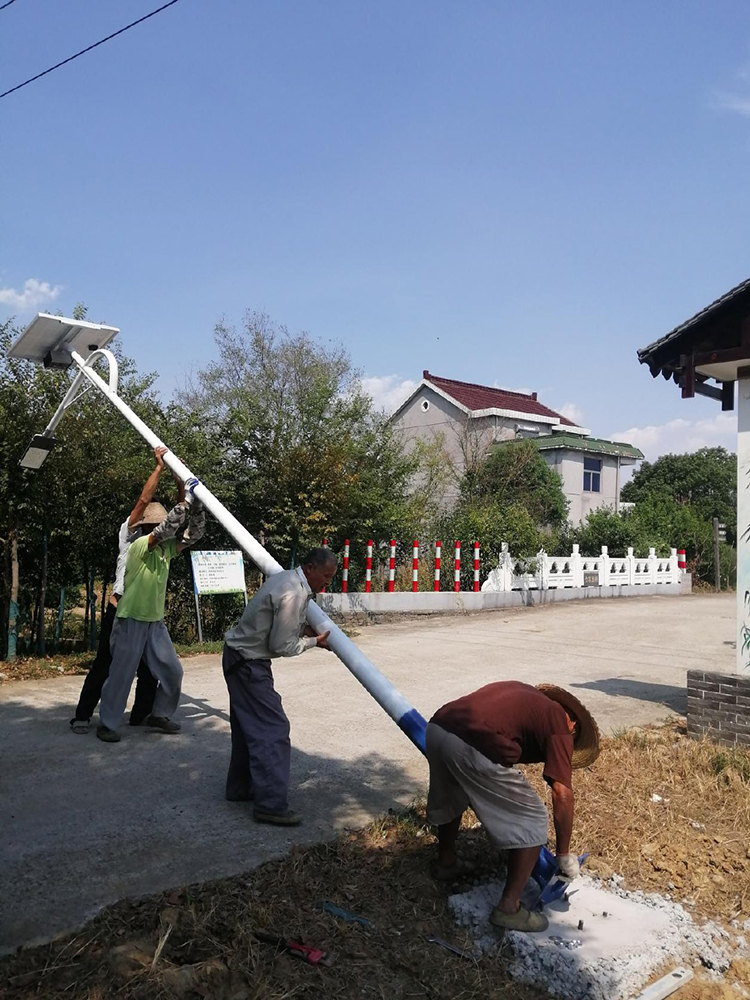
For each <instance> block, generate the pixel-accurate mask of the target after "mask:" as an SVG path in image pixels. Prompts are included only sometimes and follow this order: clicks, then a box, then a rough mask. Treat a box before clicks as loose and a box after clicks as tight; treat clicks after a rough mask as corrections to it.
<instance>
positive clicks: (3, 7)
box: [0, 0, 16, 10]
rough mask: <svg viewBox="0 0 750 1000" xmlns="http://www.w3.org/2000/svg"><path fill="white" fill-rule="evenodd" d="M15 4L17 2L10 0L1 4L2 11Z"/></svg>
mask: <svg viewBox="0 0 750 1000" xmlns="http://www.w3.org/2000/svg"><path fill="white" fill-rule="evenodd" d="M15 2H16V0H8V2H7V3H3V4H0V10H5V8H6V7H10V5H11V4H12V3H15Z"/></svg>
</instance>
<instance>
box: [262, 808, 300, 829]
mask: <svg viewBox="0 0 750 1000" xmlns="http://www.w3.org/2000/svg"><path fill="white" fill-rule="evenodd" d="M253 819H254V820H255V822H256V823H270V824H271V825H272V826H299V825H300V823H301V822H302V815H301V813H297V812H294V810H293V809H287V811H286V812H283V813H272V812H267V811H266V810H265V809H259V808H258V807H257V806H256V807H255V809H253Z"/></svg>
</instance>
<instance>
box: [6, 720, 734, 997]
mask: <svg viewBox="0 0 750 1000" xmlns="http://www.w3.org/2000/svg"><path fill="white" fill-rule="evenodd" d="M527 771H528V772H529V774H530V777H531V780H532V781H533V782H535V783H537V784H538V785H539V786H540V787H541V779H540V775H539V773H538V768H529V769H527ZM655 796H657V797H658V798H654V797H655ZM576 797H577V815H576V827H575V830H576V845H577V848H578V849H581V850H589V851H591V858H590V859H589V862H588V865H589V868H590V869H591V870H592V871H594V872H598V873H599V875H600V876H602V877H604V878H606V877H608V876H609V875H610V874H612V873H614V872H616V873H619V874H622V875H623V876H624V878H625V882H624V886H625V888H629V889H644V890H646V891H653V892H660V893H664V894H666V893H670V894H671V895H672V896H673V898H676V899H678V900H680V901H685V904H684V905H686V907H687V908H688V909H689V910H690V911H691V912H692V913H693V914H694V915H695V917H696V918H697V919H700V918H712V919H717V920H719V921H720V922H722V923H724V924H725V925H727V926H729V922H730V921H731V920H734V919H737V920H739V921H740V922H742V921H744V920H747V919H750V755H748V754H745V753H740V752H736V753H735V752H730V751H726V750H723V749H722V748H720V747H717V746H716V745H714V744H711V743H696V742H694V741H692V740H688V739H687V738H686V737H685V735H684V727H683V726H682V725H681V723H680V721H679V720H678V721H677V722H671V723H669V724H667V725H665V726H662V727H659V728H653V729H635V730H628V731H627V732H624V733H622V734H618V735H616V736H615V737H613V738H611V739H607V740H605V743H604V750H603V753H602V755H601V757H600V758H599V760H598V761H597V762H596V764H595V765H594V766H593V767H592V768H590V769H587V770H586V771H585V772H583V773H581V774H579V775H578V776H577V780H576ZM462 844H463V850H464V853H465V855H466V856H467V857H469V858H471V859H472V860H474V861H475V862H476V864H477V866H478V877H479V878H481V879H486V878H488V877H496V876H497V875H498V874H500V873H501V871H502V865H503V862H502V858H500V859H498V858H497V857H496V856H494V855H493V853H492V852H491V850H490V848H489V845H488V843H487V841H486V839H485V837H484V834H483V832H482V830H481V827H479V825H478V824H477V823H476V821H475V819H474V817H473V816H472V815H471V814H467V816H466V818H465V829H464V831H463V832H462ZM433 854H434V837H433V834H432V831H431V829H430V828H429V827H428V826H427V825H426V823H425V819H424V810H423V807H422V806H421V805H420V804H416V805H415V806H414V807H413V808H411V809H409V810H407V811H406V812H404V813H401V814H398V815H395V814H393V815H389V816H387V817H385V818H383V819H382V820H381V821H379V822H377V823H374V824H372V825H370V826H369V827H368V828H367V829H365V830H362V831H357V832H349V833H347V834H345V835H344V836H342V837H340V838H339V839H338V840H336V841H334V842H331V843H329V844H322V845H316V846H313V847H309V848H304V849H297V850H295V851H293V852H292V853H291V854H290V855H289V856H287V857H286V858H284V859H282V860H280V861H276V862H270V863H268V864H266V865H263V866H262V867H260V868H258V869H255V870H254V871H249V872H247V873H245V874H243V875H240V876H235V877H233V878H228V879H223V880H221V881H216V882H212V883H206V884H203V885H197V886H188V887H185V888H183V889H179V890H176V891H172V892H169V893H162V894H160V895H157V896H153V897H149V898H146V899H142V900H136V901H124V902H121V903H118V904H116V905H115V906H112V907H109V908H108V909H106V910H105V911H103V912H102V913H101V914H100V915H99V916H98V917H97V918H96V919H95V920H93V921H92V922H91V923H89V924H88V925H86V927H85V928H83V929H82V930H81V931H79V932H78V933H76V934H74V935H68V936H67V937H65V938H62V939H59V940H58V941H56V942H54V943H52V944H49V945H45V946H42V947H38V948H34V949H27V950H22V951H20V952H19V953H18V954H16V955H14V956H10V957H7V958H5V959H2V960H0V983H5V984H6V986H5V987H4V988H2V987H0V997H2V1000H20V998H24V1000H25V998H31V997H37V998H42V1000H63V998H72V1000H105V998H106V1000H109V998H110V997H114V996H117V997H122V998H123V1000H161V998H165V1000H170V998H178V1000H179V998H186V1000H187V998H194V997H205V998H211V1000H261V998H262V1000H287V998H289V1000H290V998H292V997H294V998H316V1000H334V998H340V1000H351V998H353V997H373V998H389V1000H391V998H408V997H415V998H416V997H428V998H435V1000H449V998H450V1000H457V998H460V1000H472V998H479V997H482V998H487V1000H494V998H503V1000H506V998H507V1000H541V997H543V996H545V995H546V994H545V993H543V992H540V991H539V990H538V989H535V988H532V987H529V986H525V985H523V984H519V983H515V982H513V981H512V980H510V979H509V977H508V974H507V971H506V962H505V958H504V955H503V951H502V948H501V950H500V951H499V953H498V954H497V955H495V956H487V957H485V958H483V959H481V960H478V961H475V960H473V959H467V958H462V957H459V956H457V955H455V954H453V953H451V952H449V951H447V950H445V949H444V948H442V947H441V946H439V945H437V944H434V943H428V942H427V941H426V936H432V935H434V936H437V937H440V938H443V939H445V940H447V941H449V942H451V943H452V944H454V945H456V946H457V947H459V948H461V947H466V946H468V945H469V944H470V942H469V941H468V939H467V937H466V932H464V931H463V930H459V929H458V928H456V927H455V925H453V923H452V921H451V920H450V918H449V916H448V914H447V911H446V904H445V900H446V897H447V895H448V894H449V893H450V892H455V891H461V890H462V889H466V888H468V887H469V886H468V884H463V885H461V884H454V885H452V886H450V887H446V886H441V885H437V884H435V883H434V882H433V881H432V879H431V878H430V877H429V871H428V868H429V861H430V859H431V858H432V856H433ZM326 900H327V901H331V902H332V903H334V904H335V905H336V906H338V907H341V908H343V909H345V910H348V911H351V912H353V913H355V914H357V915H360V916H362V917H364V918H365V919H366V920H367V921H369V922H370V924H371V926H368V927H366V926H363V925H362V924H360V923H357V922H352V921H347V920H344V919H341V918H338V917H336V916H333V915H331V914H330V913H328V912H325V911H323V910H322V909H321V908H320V904H321V903H322V902H323V901H326ZM19 902H20V901H19ZM260 929H264V930H267V931H272V932H274V933H277V934H278V935H280V936H283V937H286V938H292V939H294V940H297V941H301V942H304V943H305V944H308V945H314V946H317V947H319V948H321V949H323V950H324V951H325V952H327V953H330V954H331V955H333V963H332V964H331V965H330V966H315V967H313V966H311V965H309V964H307V963H305V962H303V961H300V960H298V959H295V958H292V957H291V956H290V955H289V954H288V953H285V952H283V951H282V950H281V949H280V948H277V947H276V946H275V945H273V944H268V943H263V942H260V941H259V940H258V939H257V938H256V937H255V936H254V931H257V930H260ZM664 971H668V970H666V969H665V970H664ZM696 977H697V978H696V980H695V981H694V982H693V983H691V984H690V985H688V986H686V987H684V988H683V989H682V990H681V991H680V994H679V997H680V1000H729V998H730V997H731V998H733V1000H736V998H737V997H738V995H739V994H738V992H737V990H736V989H735V988H734V987H733V985H732V984H733V983H738V984H742V985H744V986H746V987H750V962H748V961H743V960H739V959H738V960H735V962H734V964H733V966H732V968H731V969H730V970H729V972H728V974H727V976H726V978H725V982H724V983H723V984H717V983H715V982H712V981H711V980H709V979H707V978H706V976H705V973H704V972H703V971H702V970H699V969H698V970H696Z"/></svg>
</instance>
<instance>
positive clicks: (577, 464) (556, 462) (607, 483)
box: [542, 448, 622, 525]
mask: <svg viewBox="0 0 750 1000" xmlns="http://www.w3.org/2000/svg"><path fill="white" fill-rule="evenodd" d="M587 454H588V453H587V452H582V451H572V450H571V449H569V448H561V449H559V450H555V451H543V452H542V455H544V458H545V459H546V461H547V464H548V465H549V466H550V468H552V469H554V470H555V472H556V473H557V474H558V475H559V476H560V477H561V478H562V481H563V490H564V492H565V496H566V497H567V498H568V500H570V512H569V514H568V517H569V518H570V520H571V521H572V522H573V524H576V525H577V524H580V523H581V521H583V520H584V518H585V517H586V515H587V514H588V513H589V512H590V511H592V510H596V509H597V507H605V506H606V507H616V505H617V499H618V495H617V492H618V491H617V456H615V455H595V454H591V455H589V457H590V458H598V459H601V463H602V471H601V476H600V485H601V490H600V492H599V493H590V492H585V491H584V489H583V459H584V457H585V456H586V455H587ZM620 461H622V459H621V460H620ZM620 482H622V472H621V473H620Z"/></svg>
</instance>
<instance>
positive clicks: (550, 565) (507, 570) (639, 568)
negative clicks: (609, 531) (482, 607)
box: [482, 544, 683, 592]
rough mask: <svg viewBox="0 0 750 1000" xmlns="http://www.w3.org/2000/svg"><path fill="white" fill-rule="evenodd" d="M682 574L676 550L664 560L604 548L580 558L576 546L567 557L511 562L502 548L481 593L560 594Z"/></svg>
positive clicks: (541, 555)
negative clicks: (613, 553) (613, 552)
mask: <svg viewBox="0 0 750 1000" xmlns="http://www.w3.org/2000/svg"><path fill="white" fill-rule="evenodd" d="M682 572H683V571H682V570H681V569H680V568H679V566H678V564H677V549H671V550H670V554H669V557H668V558H666V559H663V558H661V557H660V556H657V554H656V549H649V552H648V556H646V558H645V559H644V558H639V557H636V556H634V555H633V549H632V548H629V549H628V554H627V555H626V556H610V555H609V552H608V551H607V546H606V545H603V546H602V551H601V555H597V556H582V555H581V553H580V551H579V547H578V545H574V546H573V551H572V552H571V554H570V555H569V556H550V555H547V553H546V552H545V551H544V549H542V550H540V551H539V552H537V554H536V556H535V557H534V558H533V559H514V558H513V556H511V554H510V552H509V551H508V546H507V545H505V544H503V546H502V550H501V552H500V559H499V563H498V566H497V567H496V568H495V569H493V570H492V571H491V572H490V574H489V576H488V577H487V579H486V580H485V581H484V583H483V584H482V590H483V591H500V592H502V591H510V590H561V589H564V588H566V587H617V586H621V585H622V584H627V585H628V586H638V585H639V584H660V583H679V582H680V579H681V577H682Z"/></svg>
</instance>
